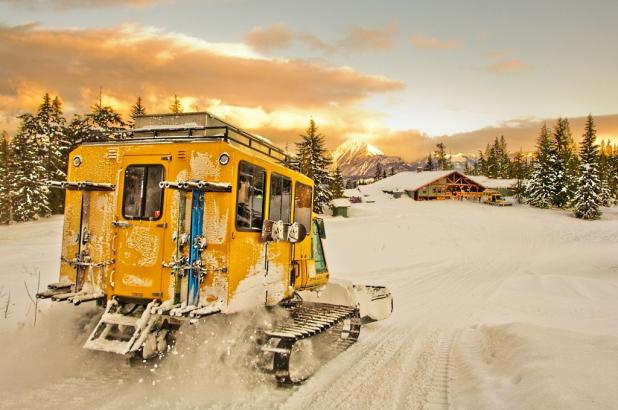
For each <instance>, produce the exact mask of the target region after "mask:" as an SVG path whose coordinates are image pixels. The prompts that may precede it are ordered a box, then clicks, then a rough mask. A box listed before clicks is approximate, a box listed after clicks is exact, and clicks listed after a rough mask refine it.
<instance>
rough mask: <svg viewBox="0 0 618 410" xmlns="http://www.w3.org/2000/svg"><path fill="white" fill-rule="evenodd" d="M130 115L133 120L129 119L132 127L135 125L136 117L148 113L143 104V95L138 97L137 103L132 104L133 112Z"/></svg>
mask: <svg viewBox="0 0 618 410" xmlns="http://www.w3.org/2000/svg"><path fill="white" fill-rule="evenodd" d="M129 115H130V117H131V121H129V125H130V126H131V127H133V126H135V118H137V116H139V115H146V107H144V105H143V104H142V97H137V100H136V101H135V104H133V105H132V106H131V113H130V114H129Z"/></svg>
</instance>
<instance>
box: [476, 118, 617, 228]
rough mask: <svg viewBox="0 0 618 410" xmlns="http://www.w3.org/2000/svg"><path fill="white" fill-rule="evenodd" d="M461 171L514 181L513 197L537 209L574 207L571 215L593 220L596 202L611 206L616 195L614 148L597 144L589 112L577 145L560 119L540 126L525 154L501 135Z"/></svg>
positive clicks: (566, 121)
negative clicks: (530, 149) (511, 147)
mask: <svg viewBox="0 0 618 410" xmlns="http://www.w3.org/2000/svg"><path fill="white" fill-rule="evenodd" d="M464 172H465V173H467V174H469V175H484V176H487V177H490V178H505V179H515V180H516V184H515V186H514V190H515V196H516V197H517V199H518V200H519V201H520V202H526V203H528V204H530V205H532V206H534V207H538V208H559V209H573V211H574V213H575V216H577V217H578V218H583V219H597V218H599V217H600V216H601V211H600V209H599V207H600V206H613V205H614V204H615V202H616V199H617V196H618V147H617V146H616V145H612V144H611V142H610V141H607V142H605V141H601V143H600V144H597V143H596V128H595V125H594V119H593V117H592V115H589V116H588V119H587V121H586V126H585V130H584V134H583V136H582V140H581V143H580V145H579V149H578V146H577V144H576V142H575V140H574V138H573V134H572V132H571V127H570V124H569V120H568V119H566V118H559V119H558V120H557V121H556V124H555V125H554V127H553V129H552V130H550V129H549V128H548V127H547V125H546V124H544V125H543V126H542V128H541V130H540V133H539V137H538V139H537V144H536V151H535V152H534V153H532V154H531V155H530V156H528V155H526V154H524V153H523V152H522V151H521V150H520V151H519V152H517V153H515V154H511V153H509V151H508V148H507V143H506V140H505V139H504V136H501V137H500V138H498V137H496V138H495V140H494V142H493V144H488V145H487V147H486V148H485V151H484V152H483V151H479V156H478V159H477V160H476V161H475V162H474V164H473V165H472V166H470V165H469V164H468V163H466V169H465V170H464Z"/></svg>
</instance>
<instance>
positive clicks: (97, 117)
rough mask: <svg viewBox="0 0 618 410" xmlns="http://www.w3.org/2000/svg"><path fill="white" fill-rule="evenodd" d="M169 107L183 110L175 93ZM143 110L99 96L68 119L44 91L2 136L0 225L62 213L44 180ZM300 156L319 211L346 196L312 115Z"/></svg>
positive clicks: (114, 135) (117, 135) (118, 134)
mask: <svg viewBox="0 0 618 410" xmlns="http://www.w3.org/2000/svg"><path fill="white" fill-rule="evenodd" d="M169 111H170V113H182V111H183V110H182V105H181V103H180V99H179V98H178V96H177V95H174V97H173V98H172V101H171V104H170V106H169ZM145 114H146V108H145V107H144V104H143V102H142V98H141V97H138V98H137V100H136V101H135V103H134V104H133V105H132V107H131V109H130V114H129V119H128V121H125V120H124V119H123V117H122V115H121V114H120V113H119V112H117V111H116V110H114V109H113V108H112V107H111V106H109V105H104V104H103V102H102V100H101V98H100V97H99V100H98V101H97V102H96V103H95V104H94V105H92V106H91V108H90V112H88V113H86V114H75V115H74V116H73V117H72V118H70V119H68V118H66V116H65V115H64V112H63V104H62V101H61V100H60V98H59V97H58V96H51V95H50V94H48V93H46V94H45V95H44V96H43V97H42V99H41V103H40V105H39V106H38V107H37V109H36V111H35V112H34V113H25V114H22V115H20V116H19V117H18V119H19V126H18V129H17V132H16V133H15V135H14V136H13V137H12V138H10V137H9V135H8V134H7V133H2V134H0V137H1V138H0V223H3V224H6V223H10V222H13V221H15V222H24V221H30V220H34V219H38V218H40V217H47V216H50V215H52V214H56V213H62V212H63V211H64V191H63V190H56V189H49V188H48V187H47V184H46V182H47V181H50V180H53V181H64V180H66V178H67V175H66V170H67V161H68V158H69V153H70V152H71V151H72V150H73V149H75V148H76V147H77V146H79V145H80V144H82V143H84V142H97V141H107V140H122V139H125V138H126V137H127V135H128V133H129V129H128V127H132V126H133V125H134V124H135V119H136V118H137V116H139V115H145ZM297 154H298V164H299V165H298V169H299V170H300V171H301V172H303V173H304V174H306V175H308V176H309V177H310V178H312V179H314V181H315V185H316V194H315V209H316V212H317V211H318V209H319V210H320V211H319V212H321V209H322V207H323V206H325V205H327V204H328V203H329V202H330V200H331V199H332V198H339V197H341V196H343V188H344V185H343V184H344V182H343V177H342V176H341V172H340V171H339V169H335V170H334V172H331V171H330V169H331V166H332V161H331V160H330V154H329V153H328V151H327V150H326V149H325V148H324V137H323V136H322V135H321V134H320V133H319V132H318V127H317V125H316V124H315V121H313V119H312V120H311V121H310V124H309V127H308V129H307V131H306V133H305V134H304V135H301V142H300V143H298V144H297Z"/></svg>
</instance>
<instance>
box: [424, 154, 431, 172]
mask: <svg viewBox="0 0 618 410" xmlns="http://www.w3.org/2000/svg"><path fill="white" fill-rule="evenodd" d="M423 170H424V171H433V170H434V167H433V158H432V157H431V152H430V153H429V155H427V161H426V162H425V165H424V166H423Z"/></svg>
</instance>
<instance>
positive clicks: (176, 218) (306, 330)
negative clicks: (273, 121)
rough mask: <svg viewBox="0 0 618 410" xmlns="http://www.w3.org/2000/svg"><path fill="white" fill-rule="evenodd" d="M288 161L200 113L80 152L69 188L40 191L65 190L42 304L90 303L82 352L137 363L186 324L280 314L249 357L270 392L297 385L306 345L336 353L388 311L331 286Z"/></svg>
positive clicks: (383, 299) (387, 299)
mask: <svg viewBox="0 0 618 410" xmlns="http://www.w3.org/2000/svg"><path fill="white" fill-rule="evenodd" d="M292 162H293V158H292V157H291V156H290V155H289V154H288V153H286V152H284V151H283V150H281V149H279V148H277V147H275V146H274V145H272V144H271V143H270V142H269V141H267V140H266V139H264V138H261V137H259V136H256V135H253V134H250V133H248V132H246V131H244V130H242V129H240V128H238V127H235V126H233V125H231V124H229V123H227V122H225V121H223V120H221V119H219V118H217V117H215V116H214V115H212V114H210V113H207V112H202V113H187V114H164V115H147V116H142V117H139V118H137V119H136V124H135V128H134V129H133V130H132V135H131V136H130V137H129V138H126V139H124V140H114V141H107V142H97V143H85V144H83V145H82V146H80V147H78V148H77V149H75V150H74V151H73V152H71V154H70V156H69V164H68V174H67V175H68V178H67V181H50V182H49V185H50V186H51V187H54V188H58V189H65V190H66V203H65V215H64V227H63V238H62V255H61V259H62V260H61V267H60V274H59V281H58V282H57V283H52V284H50V285H48V289H47V290H46V291H44V292H41V293H39V294H38V295H37V297H39V298H51V299H52V300H54V301H68V302H70V303H73V304H75V305H78V304H80V303H84V302H87V301H97V302H98V303H99V304H100V305H101V306H104V309H105V310H104V313H103V314H102V316H101V319H100V321H99V323H98V324H97V325H96V326H95V328H94V331H93V332H92V334H91V335H90V336H89V337H88V339H87V341H86V343H85V345H84V347H85V348H87V349H93V350H101V351H106V352H113V353H118V354H121V355H130V356H136V355H139V356H141V357H143V358H145V359H147V358H152V357H157V356H162V355H163V354H165V353H166V351H167V350H168V348H169V345H170V344H171V343H173V335H174V332H175V331H176V330H177V329H178V328H180V327H181V326H185V325H186V324H187V323H189V324H200V325H206V326H207V321H206V320H205V319H203V318H205V317H207V316H210V315H215V314H232V313H235V312H240V311H246V310H256V309H258V308H260V307H264V306H266V307H279V308H272V309H270V308H269V309H267V310H269V311H277V312H278V313H279V314H276V315H275V314H273V315H271V316H272V318H273V320H272V321H271V323H270V324H268V325H265V326H263V327H259V328H256V329H255V333H256V335H257V336H256V337H254V339H255V340H257V346H256V351H257V352H259V355H260V362H262V363H265V367H266V368H267V369H268V370H271V371H273V372H274V374H275V377H276V379H277V381H278V382H279V383H298V382H301V381H303V380H304V379H306V378H307V377H309V376H310V374H307V372H306V369H305V367H304V366H303V363H302V357H303V353H302V348H303V346H306V345H307V343H309V341H311V340H316V339H315V338H316V336H319V335H324V336H325V337H320V338H319V339H320V340H322V341H323V340H327V341H328V346H327V348H326V349H327V350H329V354H332V353H333V352H339V351H342V350H344V349H345V348H347V347H349V346H350V345H351V344H353V343H354V342H355V341H356V340H357V338H358V337H359V332H360V328H361V324H362V323H363V322H364V321H366V320H369V321H373V320H380V319H384V318H386V317H388V316H389V315H390V313H391V311H392V306H393V305H392V296H391V294H390V292H389V291H388V289H386V288H385V287H383V286H365V285H358V284H352V283H349V282H346V281H330V280H329V272H328V268H327V263H326V258H325V255H324V248H323V243H322V239H324V238H325V232H324V224H323V222H322V221H321V220H320V219H318V218H316V215H315V214H314V213H313V212H312V209H313V195H314V184H313V181H312V180H311V179H309V178H307V177H306V176H305V175H303V174H301V173H299V172H297V171H295V170H294V169H293V168H292V166H291V164H292ZM281 311H283V312H284V314H283V315H282V314H280V313H281ZM331 356H332V355H331ZM329 357H330V356H329Z"/></svg>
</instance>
